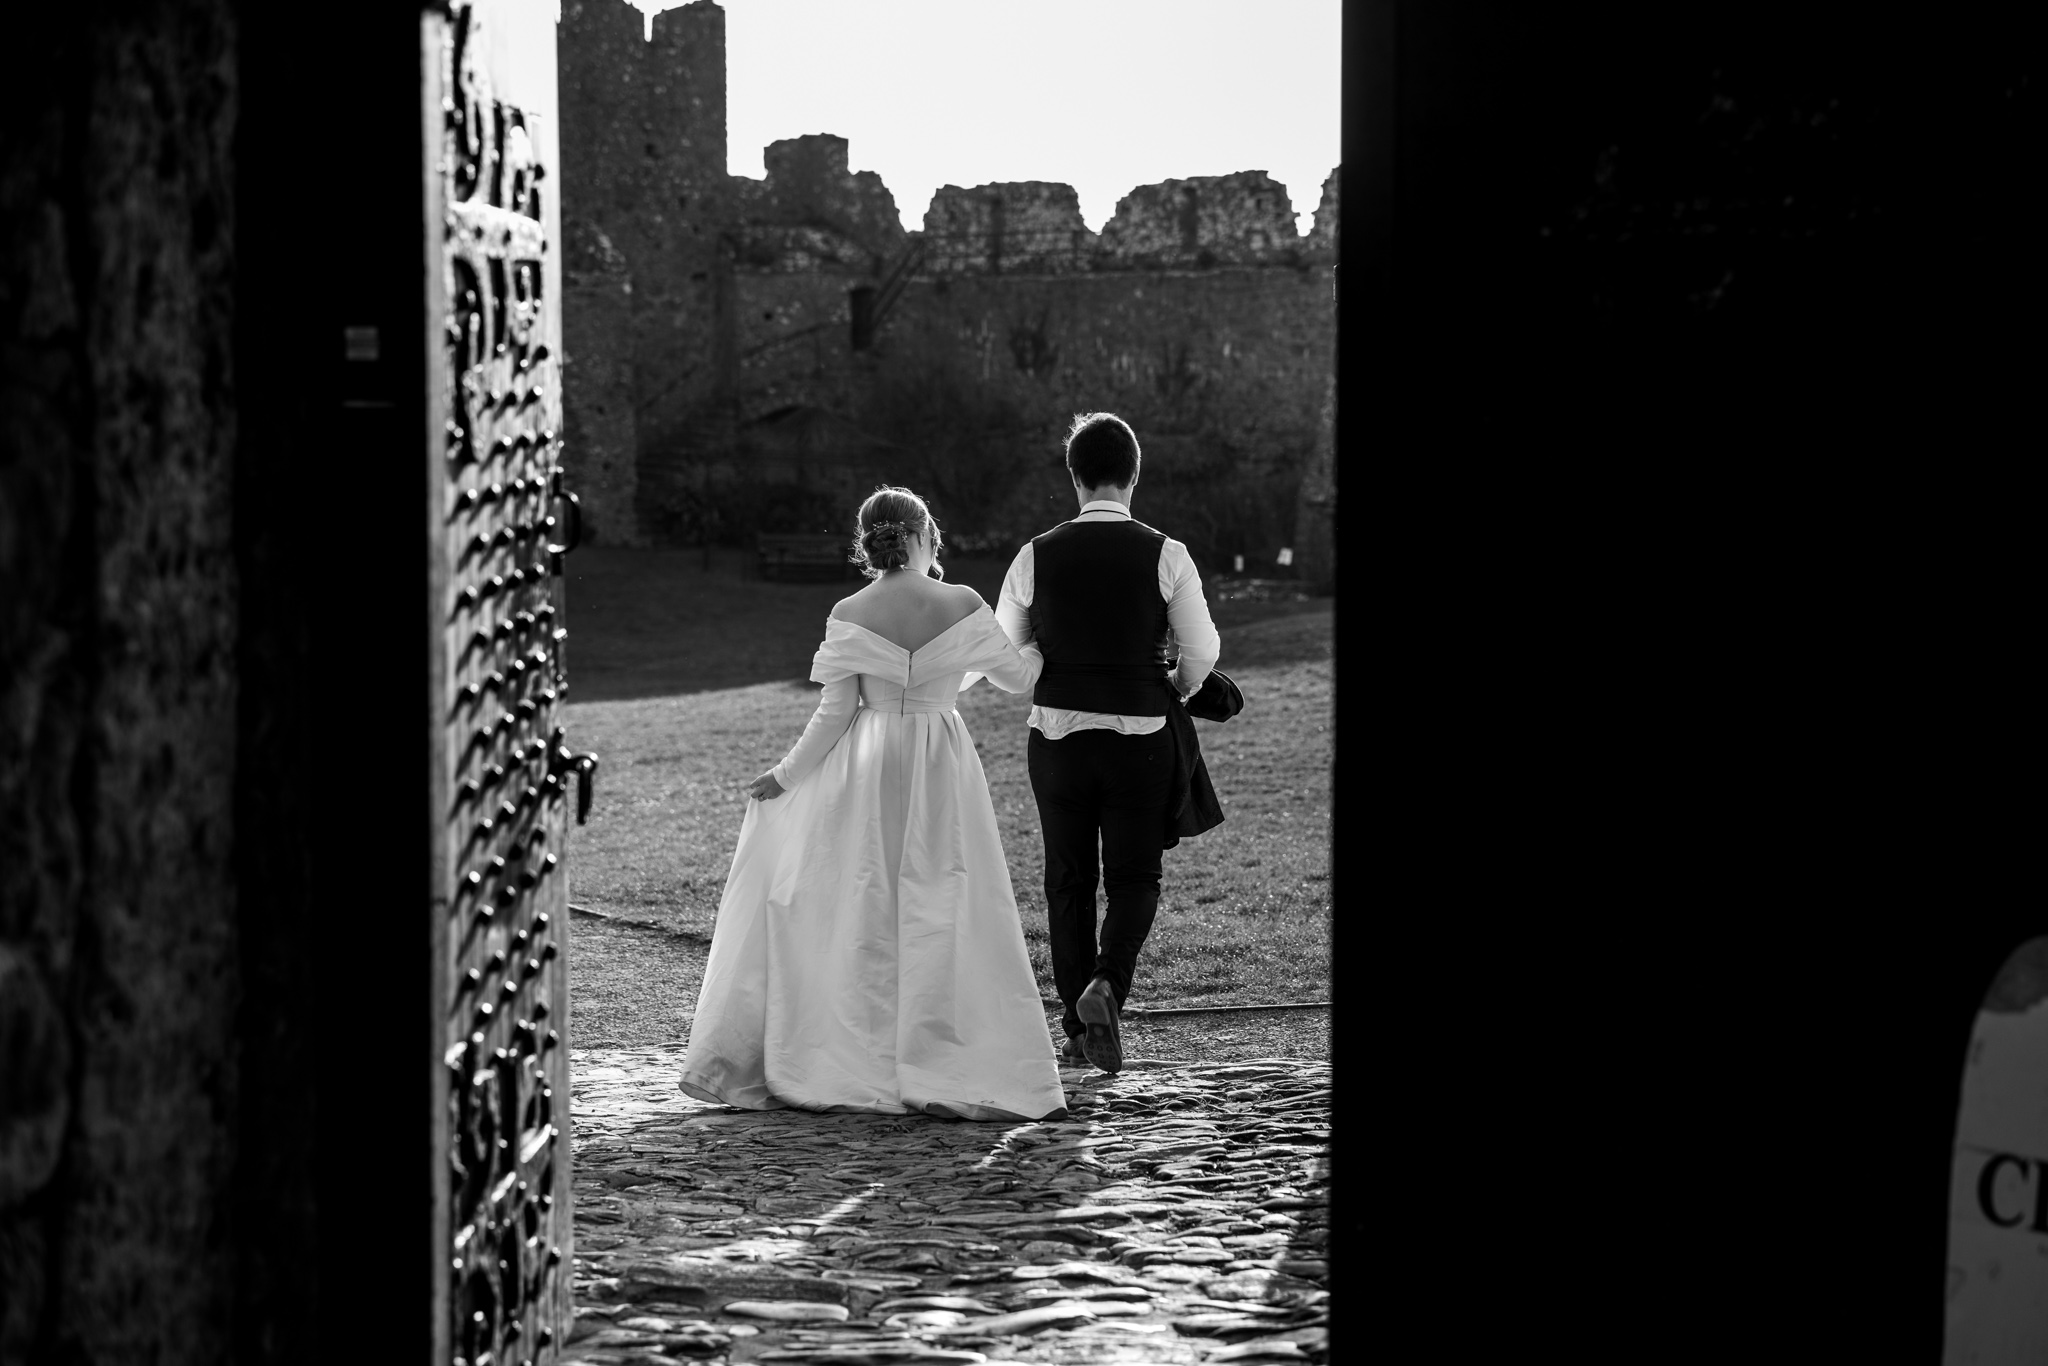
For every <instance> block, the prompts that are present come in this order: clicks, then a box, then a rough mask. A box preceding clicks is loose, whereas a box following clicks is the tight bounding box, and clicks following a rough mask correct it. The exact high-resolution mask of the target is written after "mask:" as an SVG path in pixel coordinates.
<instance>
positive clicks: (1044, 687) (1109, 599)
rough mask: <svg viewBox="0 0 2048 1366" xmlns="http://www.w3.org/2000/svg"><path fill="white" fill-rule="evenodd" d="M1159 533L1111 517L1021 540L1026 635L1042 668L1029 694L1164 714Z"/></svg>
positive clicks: (1065, 705) (1118, 711)
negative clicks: (1027, 575) (1026, 547)
mask: <svg viewBox="0 0 2048 1366" xmlns="http://www.w3.org/2000/svg"><path fill="white" fill-rule="evenodd" d="M1165 545H1166V537H1165V536H1164V535H1163V534H1162V533H1160V532H1157V531H1154V530H1153V529H1152V528H1151V527H1149V526H1146V525H1145V524H1144V523H1143V522H1132V521H1125V520H1124V519H1122V518H1118V519H1117V520H1115V521H1105V522H1068V523H1066V524H1065V525H1064V526H1057V527H1054V528H1053V529H1052V530H1051V531H1048V532H1046V533H1045V534H1044V535H1043V536H1039V537H1037V538H1035V539H1034V540H1033V541H1032V542H1031V546H1032V549H1031V558H1032V580H1033V587H1032V592H1031V607H1030V609H1029V614H1030V619H1031V634H1032V639H1034V640H1035V641H1036V642H1037V643H1038V648H1039V650H1040V651H1041V652H1043V654H1044V655H1045V671H1044V672H1043V673H1041V674H1040V675H1039V676H1038V687H1037V688H1036V689H1034V690H1033V692H1032V694H1031V700H1032V701H1033V702H1035V703H1037V704H1038V705H1039V706H1041V707H1056V708H1059V709H1061V710H1064V711H1092V712H1103V713H1107V714H1109V715H1111V716H1164V715H1166V703H1167V689H1165V688H1163V687H1161V686H1160V681H1161V680H1162V679H1164V678H1165V677H1166V650H1167V642H1168V640H1169V639H1170V632H1169V630H1168V627H1167V621H1166V600H1165V599H1164V598H1162V597H1161V596H1160V595H1159V552H1160V551H1161V550H1162V549H1163V548H1164V547H1165Z"/></svg>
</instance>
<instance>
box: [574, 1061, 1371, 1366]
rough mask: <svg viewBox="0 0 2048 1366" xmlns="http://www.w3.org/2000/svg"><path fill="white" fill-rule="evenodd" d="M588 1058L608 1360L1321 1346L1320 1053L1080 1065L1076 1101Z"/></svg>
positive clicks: (578, 1332)
mask: <svg viewBox="0 0 2048 1366" xmlns="http://www.w3.org/2000/svg"><path fill="white" fill-rule="evenodd" d="M681 1060H682V1052H681V1049H680V1048H677V1047H644V1048H625V1049H588V1050H578V1051H577V1052H576V1053H575V1054H574V1056H573V1059H572V1062H573V1066H574V1084H573V1085H574V1089H573V1093H572V1095H573V1100H572V1104H573V1121H572V1122H573V1126H574V1128H573V1133H574V1140H575V1163H576V1221H575V1222H576V1249H575V1250H576V1300H577V1318H576V1326H575V1330H574V1333H573V1334H572V1337H571V1341H570V1343H569V1344H568V1347H567V1350H566V1352H565V1353H564V1356H563V1360H565V1361H575V1362H590V1363H618V1364H619V1366H625V1364H626V1363H641V1362H657V1361H664V1360H675V1359H678V1358H687V1359H692V1360H699V1361H713V1362H719V1361H731V1362H741V1361H757V1360H758V1361H764V1362H772V1361H788V1362H807V1363H821V1364H823V1363H841V1362H846V1363H851V1362H898V1361H950V1362H983V1361H986V1362H1004V1361H1012V1362H1062V1363H1069V1362H1071V1363H1082V1362H1112V1361H1118V1362H1121V1361H1142V1362H1207V1361H1216V1362H1226V1361H1321V1360H1324V1359H1326V1358H1327V1354H1328V1329H1327V1326H1326V1318H1325V1304H1326V1301H1327V1299H1328V1293H1327V1291H1326V1290H1325V1289H1324V1281H1325V1278H1326V1274H1327V1271H1326V1263H1325V1261H1324V1242H1325V1239H1326V1237H1327V1235H1328V1226H1327V1186H1328V1180H1329V1163H1328V1148H1327V1143H1328V1139H1329V1098H1330V1094H1329V1066H1328V1064H1327V1063H1323V1062H1313V1061H1303V1060H1300V1059H1263V1060H1253V1061H1239V1062H1229V1063H1214V1064H1195V1063H1141V1064H1136V1065H1133V1066H1131V1067H1127V1068H1126V1070H1125V1071H1124V1072H1123V1073H1121V1074H1120V1075H1118V1076H1115V1077H1110V1076H1106V1075H1104V1074H1102V1073H1099V1072H1093V1071H1081V1070H1071V1071H1067V1072H1066V1073H1065V1074H1064V1080H1065V1083H1066V1087H1067V1093H1068V1100H1069V1109H1070V1115H1071V1117H1070V1118H1069V1119H1068V1120H1064V1121H1056V1122H1046V1123H1031V1124H1016V1125H1003V1124H972V1123H957V1122H948V1121H944V1120H938V1119H933V1118H929V1117H927V1116H923V1115H904V1116H882V1115H817V1114H808V1113H802V1112H796V1111H768V1112H753V1111H737V1110H729V1109H726V1108H724V1107H721V1106H715V1105H707V1104H704V1103H702V1102H699V1101H695V1100H692V1099H690V1098H688V1097H686V1096H683V1095H682V1094H681V1093H680V1092H679V1091H677V1089H676V1073H677V1071H678V1068H679V1066H680V1064H681Z"/></svg>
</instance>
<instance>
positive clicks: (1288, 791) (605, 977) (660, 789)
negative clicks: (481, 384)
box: [566, 548, 1331, 1056]
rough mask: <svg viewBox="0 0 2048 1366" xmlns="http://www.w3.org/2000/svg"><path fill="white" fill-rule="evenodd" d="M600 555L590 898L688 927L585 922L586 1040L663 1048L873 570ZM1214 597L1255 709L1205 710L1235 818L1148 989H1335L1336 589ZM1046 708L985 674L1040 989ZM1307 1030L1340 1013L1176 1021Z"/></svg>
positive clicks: (576, 896)
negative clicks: (769, 573) (748, 793)
mask: <svg viewBox="0 0 2048 1366" xmlns="http://www.w3.org/2000/svg"><path fill="white" fill-rule="evenodd" d="M595 554H596V548H593V550H591V551H579V552H577V554H576V555H575V556H572V557H571V563H572V564H574V563H576V562H577V561H585V565H584V568H585V570H586V571H587V572H585V573H583V574H582V575H580V576H578V577H575V578H572V581H571V584H570V597H569V608H570V614H569V622H570V625H571V629H572V632H574V634H572V636H571V638H570V645H571V647H572V649H574V650H576V651H577V653H575V654H572V655H571V657H570V666H571V670H572V673H571V679H572V682H573V684H574V688H573V690H572V693H571V697H572V699H574V700H573V701H571V703H570V705H569V706H568V708H567V712H568V715H567V722H566V724H567V726H568V729H569V735H570V742H571V744H573V745H574V746H575V747H576V748H578V749H592V750H595V751H596V752H597V753H598V755H599V756H600V758H601V760H602V766H601V767H600V769H599V771H598V775H597V784H596V800H595V802H594V803H593V805H592V808H591V814H590V823H589V824H588V825H586V826H583V827H581V828H577V829H574V830H573V831H572V833H571V837H570V840H571V842H570V856H569V860H568V866H569V872H570V900H571V901H572V902H574V903H575V904H577V905H579V906H585V907H589V908H591V909H594V910H598V911H602V912H608V913H612V914H616V915H624V916H631V917H634V918H636V919H641V920H647V921H653V922H656V923H658V924H660V925H662V926H665V927H667V929H669V930H670V931H672V933H671V934H667V935H663V934H658V933H650V932H647V931H643V930H636V929H632V928H629V927H624V926H618V925H610V924H604V923H602V922H597V921H593V920H589V919H577V920H576V921H575V923H574V928H573V931H572V933H573V935H574V943H575V948H574V952H573V953H572V955H571V962H572V964H573V966H572V974H573V976H572V982H573V997H574V1003H573V1008H574V1012H575V1026H574V1027H575V1037H576V1041H577V1043H578V1044H579V1045H584V1046H607V1045H620V1044H628V1043H653V1042H662V1041H667V1040H674V1039H678V1038H681V1037H682V1036H683V1035H684V1034H685V1032H686V1029H687V1026H688V1023H689V1019H690V1015H691V1014H692V1012H693V1011H694V1009H695V1006H696V988H697V982H698V980H699V979H700V978H701V975H702V972H703V957H704V952H705V948H706V945H707V943H708V940H709V936H710V933H711V929H712V925H713V923H714V921H715V920H716V917H717V911H718V900H719V896H720V893H721V892H722V890H723V888H724V882H725V874H726V870H727V868H728V867H729V866H730V864H731V861H732V850H733V843H734V840H735V839H736V838H737V836H738V833H739V827H740V820H741V817H742V816H743V814H744V812H745V805H744V803H745V792H744V785H745V784H746V783H747V782H748V781H750V780H751V779H752V778H753V777H754V776H755V775H757V774H759V773H760V772H761V771H763V770H764V769H766V768H767V767H769V766H770V765H771V764H773V763H774V762H775V761H776V760H778V759H780V758H781V757H782V755H783V753H784V752H785V751H786V750H787V749H788V747H789V746H790V745H791V744H792V743H794V741H795V739H796V736H797V735H798V734H799V733H800V732H801V730H802V729H803V725H804V722H805V721H806V720H807V719H808V718H809V716H810V713H811V709H812V707H813V706H814V704H815V699H816V691H817V690H816V688H815V687H814V686H813V685H811V684H809V683H807V682H800V681H797V680H800V679H801V677H802V675H803V674H804V673H805V672H807V671H808V668H809V662H810V655H811V651H812V650H813V649H814V648H815V647H816V644H817V640H818V637H819V636H820V635H821V634H822V630H823V622H824V617H825V613H826V611H827V610H828V609H829V608H830V606H831V604H832V603H833V602H835V601H837V600H838V599H839V598H840V597H843V596H845V595H846V593H847V592H849V591H851V590H852V589H853V588H854V587H856V586H857V585H855V584H845V585H840V584H818V585H796V584H792V585H781V584H770V583H760V582H756V581H752V580H746V579H741V578H739V577H738V575H737V573H736V572H735V571H736V565H733V564H731V562H730V561H728V562H727V564H726V565H722V566H720V567H719V568H717V569H715V570H714V571H713V572H712V573H706V572H704V570H703V569H702V568H701V560H700V559H699V557H698V555H697V553H696V552H694V551H683V552H669V551H654V552H648V551H638V552H635V551H616V550H614V551H607V552H605V553H604V557H603V558H602V559H601V560H599V561H598V562H596V563H594V564H593V563H591V562H590V561H586V556H595ZM1005 567H1006V565H1005V564H1004V563H1002V562H991V561H983V562H980V563H979V564H976V563H973V562H966V563H962V564H958V565H951V564H949V577H951V578H952V579H954V580H955V581H956V582H958V581H965V582H968V583H971V584H973V585H974V586H975V587H977V588H979V589H981V591H982V593H983V596H984V597H986V598H988V599H990V600H991V601H993V600H994V598H995V595H996V591H997V588H998V586H999V584H1000V581H1001V575H1002V572H1003V569H1004V568H1005ZM983 580H986V582H983ZM1217 596H1220V594H1219V595H1217ZM1214 609H1215V615H1216V616H1217V618H1218V624H1219V625H1220V626H1222V627H1223V628H1224V637H1223V658H1222V665H1223V668H1224V669H1225V670H1226V671H1227V672H1229V673H1230V675H1231V676H1232V677H1233V678H1234V679H1236V680H1237V682H1238V684H1239V686H1240V687H1242V688H1243V689H1244V693H1245V710H1244V712H1243V714H1242V715H1240V716H1238V717H1237V718H1236V719H1234V720H1232V721H1230V722H1229V723H1227V724H1224V725H1215V724H1212V723H1209V722H1197V723H1196V726H1197V729H1198V730H1200V732H1201V733H1202V747H1203V753H1204V755H1205V756H1206V757H1207V759H1208V763H1209V771H1210V775H1211V777H1212V778H1213V779H1214V780H1215V784H1216V789H1217V792H1218V794H1219V796H1220V797H1221V799H1222V801H1223V808H1224V812H1225V815H1226V819H1225V821H1224V823H1223V824H1222V825H1221V826H1219V827H1217V828H1216V829H1214V830H1212V831H1210V832H1209V833H1208V834H1206V835H1203V836H1201V837H1199V838H1197V839H1192V840H1184V841H1182V842H1181V844H1180V845H1179V847H1178V848H1175V849H1172V850H1169V851H1167V854H1166V876H1165V881H1164V885H1163V888H1162V893H1163V894H1162V897H1161V901H1160V911H1159V918H1158V920H1157V921H1156V922H1155V923H1154V927H1153V931H1152V936H1151V938H1150V940H1149V941H1148V942H1147V944H1146V947H1145V952H1144V954H1143V955H1142V957H1141V958H1140V959H1139V972H1138V980H1137V982H1136V984H1135V985H1134V988H1133V991H1132V998H1131V1003H1132V1004H1133V1005H1152V1006H1160V1005H1169V1004H1218V1003H1253V1002H1268V1001H1299V1000H1327V999H1329V994H1330V984H1329V941H1330V900H1329V880H1328V879H1329V803H1330V794H1329V782H1330V724H1331V662H1330V609H1329V604H1328V603H1327V602H1321V603H1302V602H1292V601H1280V602H1270V601H1268V602H1259V601H1251V600H1245V599H1240V600H1229V601H1219V602H1216V603H1215V604H1214ZM764 678H765V679H768V680H782V681H762V680H763V679H764ZM1029 711H1030V701H1029V699H1028V698H1024V697H1012V696H1010V695H1009V694H1007V693H1000V692H997V691H995V690H994V689H993V688H991V687H990V686H989V685H988V684H986V683H984V684H981V685H979V686H977V687H976V688H974V689H973V690H972V691H971V692H969V693H968V694H966V695H965V696H963V697H962V698H961V701H960V714H961V717H962V719H963V720H965V722H966V724H967V728H968V730H969V732H970V734H972V736H973V737H974V742H975V746H976V748H977V750H978V751H979V752H980V755H981V760H982V764H983V767H984V768H985V769H986V770H987V772H988V777H989V786H990V795H991V796H992V798H993V800H994V802H995V808H996V817H997V822H998V825H999V827H1000V829H1001V832H1002V838H1003V845H1004V849H1005V852H1006V854H1007V856H1008V859H1009V864H1010V876H1011V879H1012V881H1013V883H1014V885H1015V887H1016V890H1017V895H1018V902H1019V909H1020V911H1021V913H1022V917H1023V922H1024V934H1025V940H1026V943H1027V945H1028V946H1029V948H1030V950H1031V956H1032V962H1033V966H1034V967H1035V968H1036V969H1037V971H1038V974H1039V984H1040V989H1041V993H1042V994H1043V995H1046V996H1051V995H1053V988H1052V977H1051V971H1050V967H1049V965H1048V961H1047V956H1046V942H1045V907H1044V899H1043V893H1042V891H1041V884H1042V881H1043V854H1042V850H1041V847H1040V843H1039V831H1038V816H1037V810H1036V808H1035V806H1034V805H1033V803H1032V800H1031V788H1030V780H1029V778H1028V777H1027V775H1026V772H1025V766H1024V741H1025V736H1026V729H1025V725H1024V718H1025V716H1026V715H1027V713H1028V712H1029ZM1287 1018H1288V1019H1296V1018H1298V1017H1287ZM1300 1028H1307V1029H1309V1030H1310V1032H1311V1033H1313V1034H1315V1035H1318V1036H1319V1035H1320V1034H1321V1032H1322V1024H1321V1022H1320V1021H1318V1022H1316V1023H1315V1024H1313V1025H1309V1024H1306V1023H1305V1022H1304V1023H1302V1024H1299V1025H1289V1024H1286V1023H1283V1022H1282V1021H1281V1020H1278V1019H1273V1018H1270V1017H1252V1018H1247V1017H1224V1018H1223V1019H1221V1020H1215V1021H1203V1022H1192V1023H1184V1024H1175V1025H1173V1026H1172V1027H1171V1030H1170V1031H1168V1032H1170V1033H1173V1034H1174V1035H1175V1037H1178V1035H1180V1034H1186V1035H1188V1036H1189V1038H1190V1039H1198V1038H1209V1039H1211V1042H1212V1044H1215V1045H1217V1046H1227V1041H1228V1040H1229V1039H1231V1038H1236V1039H1240V1040H1242V1041H1245V1042H1246V1046H1249V1047H1252V1050H1253V1051H1255V1052H1258V1051H1262V1050H1263V1051H1264V1052H1267V1053H1269V1054H1270V1053H1273V1052H1278V1053H1281V1054H1286V1053H1288V1052H1290V1051H1293V1052H1297V1053H1299V1052H1300V1048H1299V1047H1298V1045H1300V1042H1301V1041H1300V1040H1299V1039H1298V1038H1295V1036H1294V1034H1293V1033H1292V1032H1291V1031H1293V1030H1296V1029H1300ZM1140 1029H1142V1030H1145V1031H1154V1032H1155V1033H1157V1032H1158V1031H1162V1030H1166V1029H1167V1025H1166V1022H1156V1023H1151V1024H1146V1025H1144V1026H1137V1025H1134V1026H1133V1033H1134V1036H1133V1039H1132V1041H1131V1042H1132V1045H1133V1046H1134V1047H1138V1048H1140V1049H1141V1050H1143V1051H1146V1052H1150V1053H1152V1054H1153V1055H1154V1056H1176V1055H1177V1054H1175V1053H1172V1052H1171V1051H1169V1052H1165V1053H1162V1052H1160V1051H1159V1050H1158V1049H1157V1048H1146V1047H1145V1043H1144V1039H1145V1037H1147V1036H1145V1035H1142V1034H1140V1032H1139V1031H1140ZM1212 1036H1213V1038H1212ZM1158 1037H1162V1038H1163V1037H1164V1035H1163V1034H1161V1035H1158ZM1231 1051H1240V1050H1238V1049H1236V1048H1232V1049H1231ZM1304 1055H1307V1056H1320V1054H1318V1053H1316V1052H1315V1051H1314V1049H1313V1048H1310V1049H1309V1051H1308V1053H1306V1054H1304Z"/></svg>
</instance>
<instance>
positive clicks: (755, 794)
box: [747, 771, 782, 802]
mask: <svg viewBox="0 0 2048 1366" xmlns="http://www.w3.org/2000/svg"><path fill="white" fill-rule="evenodd" d="M747 795H748V796H750V797H752V798H753V799H754V800H755V801H757V802H772V801H774V800H775V799H776V798H777V797H780V796H781V795H782V784H781V783H778V782H776V781H775V774H774V773H773V772H772V771H771V772H768V773H763V774H762V775H761V776H760V777H758V778H756V779H754V781H753V782H751V783H749V784H747Z"/></svg>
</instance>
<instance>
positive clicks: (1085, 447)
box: [1067, 413, 1138, 489]
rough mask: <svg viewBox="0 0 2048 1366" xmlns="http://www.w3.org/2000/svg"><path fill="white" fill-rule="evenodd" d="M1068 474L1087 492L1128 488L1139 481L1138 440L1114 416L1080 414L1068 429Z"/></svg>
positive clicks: (1124, 424) (1126, 424)
mask: <svg viewBox="0 0 2048 1366" xmlns="http://www.w3.org/2000/svg"><path fill="white" fill-rule="evenodd" d="M1067 473H1069V474H1071V475H1073V476H1074V482H1076V483H1078V484H1079V485H1080V486H1081V487H1082V488H1084V489H1099V488H1101V487H1102V486H1103V485H1104V484H1114V485H1116V487H1118V488H1127V487H1129V486H1130V482H1131V481H1132V480H1133V479H1136V478H1137V477H1138V438H1137V434H1136V433H1134V432H1133V431H1132V430H1131V427H1130V424H1129V423H1127V422H1125V421H1124V420H1123V419H1122V418H1120V417H1118V416H1117V415H1116V414H1115V413H1077V414H1075V416H1074V425H1073V426H1071V427H1069V428H1068V429H1067Z"/></svg>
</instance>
